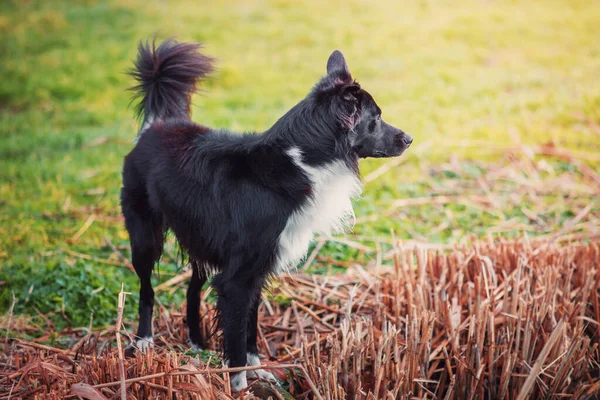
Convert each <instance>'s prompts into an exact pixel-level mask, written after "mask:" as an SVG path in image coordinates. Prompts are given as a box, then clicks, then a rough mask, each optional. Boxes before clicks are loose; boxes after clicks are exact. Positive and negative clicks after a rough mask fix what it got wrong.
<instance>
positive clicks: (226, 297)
mask: <svg viewBox="0 0 600 400" xmlns="http://www.w3.org/2000/svg"><path fill="white" fill-rule="evenodd" d="M212 285H213V287H214V288H215V290H216V291H217V294H218V300H217V309H218V311H219V326H220V328H221V329H222V330H223V350H224V356H225V359H226V360H227V363H228V365H229V367H231V368H234V367H244V366H246V365H247V342H246V335H247V331H248V322H249V318H250V312H251V309H252V305H253V303H254V300H255V299H256V297H257V295H258V293H260V289H261V287H262V281H260V280H259V279H256V278H249V277H248V276H241V277H240V276H234V277H225V276H224V274H219V275H217V276H215V278H214V279H213V282H212ZM247 386H248V381H247V379H246V371H242V372H239V373H232V374H231V388H232V389H233V390H235V391H240V390H243V389H245V388H246V387H247Z"/></svg>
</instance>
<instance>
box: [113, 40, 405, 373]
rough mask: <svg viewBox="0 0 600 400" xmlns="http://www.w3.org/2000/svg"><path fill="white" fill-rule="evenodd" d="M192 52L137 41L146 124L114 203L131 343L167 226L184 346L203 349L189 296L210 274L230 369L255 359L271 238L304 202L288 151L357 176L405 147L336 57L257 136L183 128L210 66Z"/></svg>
mask: <svg viewBox="0 0 600 400" xmlns="http://www.w3.org/2000/svg"><path fill="white" fill-rule="evenodd" d="M198 49H199V45H195V44H178V43H176V42H175V41H173V40H167V41H166V42H164V43H163V44H161V45H160V46H159V47H158V48H157V49H155V48H154V47H152V48H150V46H149V45H148V44H146V45H145V46H144V45H140V49H139V57H138V60H137V62H136V70H135V71H134V72H133V76H134V77H135V78H136V79H137V81H138V86H136V88H137V89H136V90H137V91H138V95H139V96H140V97H142V100H141V101H140V104H139V108H138V113H140V114H141V115H143V118H144V121H145V122H148V124H147V125H148V126H144V128H145V129H144V128H143V129H144V131H143V132H141V134H140V137H139V141H138V143H137V145H136V146H135V147H134V149H133V150H132V151H131V152H130V153H129V154H128V155H127V156H126V158H125V163H124V168H123V188H122V195H121V196H122V199H121V202H122V209H123V214H124V216H125V223H126V227H127V230H128V232H129V234H130V239H131V251H132V259H133V265H134V267H135V270H136V272H137V274H138V275H139V278H140V282H141V287H140V305H139V308H140V322H139V329H138V333H137V336H138V337H139V338H146V337H150V336H151V334H152V307H153V303H154V292H153V290H152V286H151V284H150V275H151V273H152V269H153V267H154V264H155V263H156V262H157V261H158V259H159V258H160V255H161V252H162V246H163V240H164V234H165V232H166V230H167V229H171V230H172V231H173V232H174V234H175V236H176V237H177V240H178V242H179V244H180V246H181V247H182V248H183V249H184V250H185V251H186V252H187V253H188V255H189V258H190V261H191V265H192V268H193V269H194V271H193V276H192V280H191V283H190V287H189V289H188V292H187V299H188V305H187V323H188V328H189V335H190V340H191V342H192V343H193V344H195V345H199V346H201V345H202V338H201V335H200V330H199V325H198V324H199V303H200V297H199V296H200V289H201V288H202V285H203V284H204V282H206V279H207V277H208V275H209V274H215V276H214V278H213V280H212V286H213V287H214V288H215V290H216V292H217V294H218V300H217V308H218V310H219V313H220V318H219V327H220V328H221V329H222V330H223V341H224V353H225V357H226V358H227V359H228V360H229V365H230V366H232V367H236V366H243V365H246V362H247V360H246V353H247V352H250V353H256V351H257V348H256V324H257V314H258V313H257V308H258V303H259V296H260V292H261V289H262V287H263V285H264V284H265V279H266V278H267V277H268V275H269V274H271V273H274V268H275V264H276V261H277V255H278V250H279V248H278V244H279V238H280V235H281V233H282V231H283V229H284V227H285V226H286V223H287V221H288V219H289V218H290V216H291V215H292V214H293V213H294V212H295V211H298V210H299V209H301V208H302V207H303V206H305V205H306V204H307V202H308V201H309V200H310V199H311V196H312V185H313V182H312V181H311V180H310V178H309V176H307V174H306V173H305V172H304V171H303V170H302V169H301V168H300V167H299V166H298V165H297V164H296V163H295V162H294V161H293V160H292V158H291V157H290V155H289V154H288V153H287V151H288V150H289V149H290V148H291V147H296V148H298V149H300V150H301V151H302V154H303V162H304V163H305V164H307V165H309V166H311V167H314V168H318V167H320V166H324V165H326V164H328V163H331V162H332V161H335V160H338V161H342V162H343V163H345V165H346V166H347V167H348V169H349V170H351V171H353V173H355V174H356V175H358V173H359V172H358V159H359V157H373V156H375V157H380V156H396V155H399V154H401V153H402V152H403V151H404V150H406V148H408V146H409V145H410V142H412V139H411V138H410V136H408V135H407V134H405V133H404V132H402V131H401V130H399V129H397V128H394V127H391V126H390V125H387V124H385V123H384V122H383V121H381V119H380V114H381V110H380V109H379V107H378V106H377V104H376V103H375V102H374V101H373V98H372V97H371V96H370V95H369V94H368V93H367V92H365V91H364V90H363V89H361V88H360V86H359V84H358V83H357V82H355V81H354V80H353V79H352V76H351V75H350V72H349V70H348V67H347V65H346V61H345V60H344V57H343V55H342V53H340V52H339V51H336V52H334V53H333V54H332V55H331V57H330V59H329V61H328V63H327V75H326V76H325V77H323V78H322V79H321V80H320V81H319V82H318V83H317V84H316V85H315V87H314V88H313V90H312V91H311V92H310V93H309V94H308V96H307V97H306V98H305V99H304V100H302V101H301V102H300V103H298V104H297V105H296V106H295V107H293V108H292V109H291V110H290V111H289V112H287V113H286V114H285V115H284V116H283V117H281V119H279V120H278V121H277V122H276V123H275V124H274V125H273V126H272V127H271V128H270V129H268V130H267V131H266V132H264V133H263V134H235V133H231V132H228V131H223V130H214V129H209V128H207V127H204V126H202V125H197V124H195V123H193V122H191V121H190V120H189V99H190V96H191V93H192V92H193V90H194V88H195V83H196V80H197V79H198V78H203V77H205V76H206V74H207V73H208V72H210V71H211V70H212V65H211V59H210V58H208V57H205V56H202V55H200V54H198V53H197V50H198ZM150 122H151V124H150Z"/></svg>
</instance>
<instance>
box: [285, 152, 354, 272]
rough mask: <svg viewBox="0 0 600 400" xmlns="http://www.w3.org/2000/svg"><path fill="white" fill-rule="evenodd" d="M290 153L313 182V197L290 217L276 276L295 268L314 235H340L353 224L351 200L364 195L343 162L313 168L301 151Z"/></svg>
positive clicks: (351, 172)
mask: <svg viewBox="0 0 600 400" xmlns="http://www.w3.org/2000/svg"><path fill="white" fill-rule="evenodd" d="M287 153H288V155H289V156H290V157H291V158H292V160H293V161H294V163H295V164H296V165H298V166H299V167H300V168H302V170H303V171H304V172H305V173H306V175H307V176H308V177H309V178H310V180H311V181H312V186H311V188H312V198H311V199H310V201H309V202H308V203H307V204H305V205H304V206H303V207H302V208H301V209H300V210H297V211H296V212H294V213H293V214H292V215H291V216H290V218H289V219H288V221H287V224H286V226H285V228H284V230H283V232H282V233H281V236H280V237H279V249H278V262H277V268H276V271H275V272H276V273H280V272H281V271H287V270H289V268H294V267H296V266H297V264H298V263H299V262H300V261H301V260H302V259H303V258H304V257H305V256H306V252H307V250H308V246H309V245H310V241H311V240H312V239H313V236H314V235H315V234H322V235H329V234H332V233H341V232H343V231H344V230H345V228H347V227H348V226H350V225H352V224H353V223H354V221H353V220H354V209H353V208H352V202H351V199H352V198H353V197H356V196H358V195H360V193H361V192H362V185H361V182H360V179H358V177H357V176H356V174H355V173H354V172H353V171H352V170H350V169H349V168H348V166H347V165H346V164H345V163H344V162H343V161H333V162H331V163H329V164H326V165H324V166H322V167H311V166H309V165H306V164H305V163H304V162H303V161H302V153H301V151H300V149H298V148H296V147H292V148H291V149H289V150H288V151H287Z"/></svg>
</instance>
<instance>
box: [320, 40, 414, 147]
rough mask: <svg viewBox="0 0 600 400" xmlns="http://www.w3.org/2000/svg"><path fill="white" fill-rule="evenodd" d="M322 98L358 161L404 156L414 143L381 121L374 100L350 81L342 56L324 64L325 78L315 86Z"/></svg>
mask: <svg viewBox="0 0 600 400" xmlns="http://www.w3.org/2000/svg"><path fill="white" fill-rule="evenodd" d="M315 89H316V91H317V93H320V94H322V95H324V98H325V100H326V102H327V103H328V105H329V107H330V110H329V111H330V112H331V113H333V115H335V118H336V119H337V120H338V122H339V124H340V126H341V128H342V131H343V132H344V134H345V140H347V142H348V145H349V147H350V148H351V149H352V151H354V152H355V153H356V154H357V155H358V156H359V157H361V158H366V157H395V156H399V155H400V154H402V153H404V151H405V150H406V149H408V147H409V146H410V144H411V143H412V141H413V139H412V137H411V136H410V135H408V134H407V133H406V132H404V131H402V130H401V129H398V128H396V127H393V126H392V125H390V124H388V123H386V122H385V121H384V120H383V119H382V118H381V109H380V108H379V106H378V105H377V103H375V100H374V99H373V97H372V96H371V95H370V94H369V93H368V92H367V91H365V90H364V89H362V88H361V87H360V85H359V84H358V83H357V82H356V81H355V80H354V79H353V78H352V75H351V74H350V70H349V69H348V65H347V64H346V60H345V59H344V56H343V55H342V53H341V52H339V51H338V50H336V51H334V52H333V53H332V54H331V56H329V60H328V61H327V75H326V76H325V77H324V78H323V79H321V81H320V82H319V83H318V84H317V86H316V88H315Z"/></svg>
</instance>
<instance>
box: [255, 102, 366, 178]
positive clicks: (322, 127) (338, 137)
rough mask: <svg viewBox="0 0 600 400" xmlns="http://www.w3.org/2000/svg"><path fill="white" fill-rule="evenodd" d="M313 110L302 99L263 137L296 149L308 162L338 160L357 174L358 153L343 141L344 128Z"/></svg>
mask: <svg viewBox="0 0 600 400" xmlns="http://www.w3.org/2000/svg"><path fill="white" fill-rule="evenodd" d="M313 110H314V109H313V108H312V107H310V105H309V103H308V101H307V100H303V101H302V102H300V103H298V104H297V105H296V106H295V107H293V108H292V109H291V110H289V111H288V112H287V113H286V114H284V115H283V116H282V117H281V118H280V119H279V120H278V121H277V122H275V124H274V125H273V126H272V127H271V128H270V129H268V130H267V131H266V132H265V133H264V137H265V138H267V140H269V141H274V142H278V143H281V145H282V146H285V147H286V148H289V147H290V146H293V147H295V148H297V149H299V150H300V151H301V152H302V154H303V159H304V162H305V163H306V164H308V165H312V166H318V165H322V164H326V163H330V162H332V161H336V160H339V161H343V162H344V163H345V164H346V165H347V166H348V167H349V168H350V169H351V170H352V171H353V172H354V173H355V174H356V175H357V176H359V170H358V155H357V154H356V152H355V151H353V150H352V148H351V146H350V143H349V142H348V140H347V134H348V132H346V128H344V127H343V126H342V124H340V123H339V121H337V120H335V119H331V118H325V117H324V116H320V115H318V114H317V113H314V112H312V111H313Z"/></svg>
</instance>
